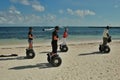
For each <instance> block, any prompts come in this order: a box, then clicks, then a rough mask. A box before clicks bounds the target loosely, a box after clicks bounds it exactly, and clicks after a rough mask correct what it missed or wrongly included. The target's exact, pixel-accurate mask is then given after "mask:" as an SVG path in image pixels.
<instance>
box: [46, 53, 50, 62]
mask: <svg viewBox="0 0 120 80" xmlns="http://www.w3.org/2000/svg"><path fill="white" fill-rule="evenodd" d="M47 61H48V62H49V63H50V56H49V53H48V54H47Z"/></svg>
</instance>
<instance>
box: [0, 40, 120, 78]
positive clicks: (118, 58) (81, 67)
mask: <svg viewBox="0 0 120 80" xmlns="http://www.w3.org/2000/svg"><path fill="white" fill-rule="evenodd" d="M99 44H100V42H83V43H82V42H78V43H76V42H75V43H74V42H73V43H71V42H69V43H68V47H69V51H68V52H58V54H59V56H60V57H61V58H62V64H61V66H59V67H52V66H51V64H49V63H48V62H47V56H46V54H47V53H48V52H50V51H51V46H50V45H49V44H48V45H46V44H36V45H35V47H34V50H35V52H36V56H35V58H34V59H24V56H25V49H26V45H16V46H15V45H14V46H12V45H9V46H0V55H2V54H4V55H9V54H18V56H14V57H0V80H120V41H119V40H118V41H113V42H111V43H110V44H109V46H110V48H111V52H110V53H108V54H102V53H99V50H98V46H99ZM58 51H59V50H58Z"/></svg>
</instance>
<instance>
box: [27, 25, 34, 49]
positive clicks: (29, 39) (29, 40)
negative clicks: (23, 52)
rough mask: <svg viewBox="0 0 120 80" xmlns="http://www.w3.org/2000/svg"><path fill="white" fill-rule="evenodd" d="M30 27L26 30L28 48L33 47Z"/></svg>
mask: <svg viewBox="0 0 120 80" xmlns="http://www.w3.org/2000/svg"><path fill="white" fill-rule="evenodd" d="M32 30H33V29H32V27H29V32H28V43H29V47H28V49H33V34H32Z"/></svg>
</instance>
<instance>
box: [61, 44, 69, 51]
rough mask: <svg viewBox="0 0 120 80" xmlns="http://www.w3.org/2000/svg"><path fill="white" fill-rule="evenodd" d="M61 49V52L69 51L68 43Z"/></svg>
mask: <svg viewBox="0 0 120 80" xmlns="http://www.w3.org/2000/svg"><path fill="white" fill-rule="evenodd" d="M60 51H61V52H67V51H68V47H67V45H63V46H62V47H61V48H60Z"/></svg>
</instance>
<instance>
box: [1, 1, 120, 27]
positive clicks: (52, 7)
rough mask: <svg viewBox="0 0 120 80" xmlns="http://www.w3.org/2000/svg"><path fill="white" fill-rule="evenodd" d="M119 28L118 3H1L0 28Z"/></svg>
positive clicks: (119, 7)
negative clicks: (107, 26) (58, 26)
mask: <svg viewBox="0 0 120 80" xmlns="http://www.w3.org/2000/svg"><path fill="white" fill-rule="evenodd" d="M56 25H60V26H106V25H110V26H120V0H0V26H56Z"/></svg>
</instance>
